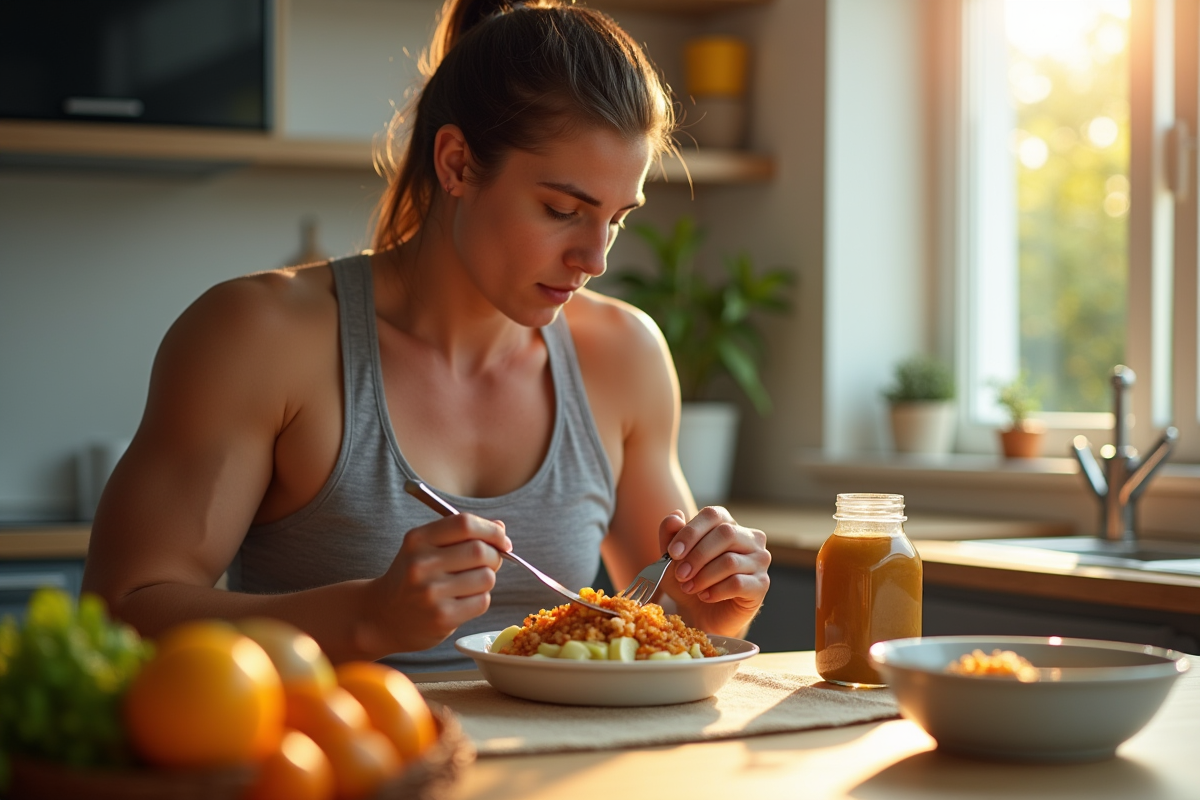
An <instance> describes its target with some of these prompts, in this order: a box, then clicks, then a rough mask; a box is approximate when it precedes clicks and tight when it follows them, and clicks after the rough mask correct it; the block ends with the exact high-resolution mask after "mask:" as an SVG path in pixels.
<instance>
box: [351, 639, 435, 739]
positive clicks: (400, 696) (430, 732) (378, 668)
mask: <svg viewBox="0 0 1200 800" xmlns="http://www.w3.org/2000/svg"><path fill="white" fill-rule="evenodd" d="M337 679H338V684H339V685H340V686H341V687H342V688H344V689H345V690H346V691H348V692H350V694H352V695H354V697H355V698H357V699H358V702H360V703H362V705H363V708H365V709H366V711H367V716H368V717H370V719H371V724H372V725H373V726H374V727H375V728H376V729H377V730H379V731H380V732H382V733H383V734H384V735H385V736H387V737H388V738H389V739H391V740H392V744H394V745H395V746H396V749H397V750H398V751H400V755H402V756H403V757H404V760H405V761H406V762H407V761H411V760H412V759H414V758H416V757H417V756H419V755H421V753H424V752H425V750H426V749H427V748H428V747H429V745H431V744H433V742H434V740H435V739H437V725H436V724H435V723H434V720H433V715H432V714H431V713H430V712H429V706H428V705H426V704H425V698H423V697H422V696H421V693H420V692H418V691H417V687H416V686H414V685H413V682H412V681H410V680H409V679H408V677H407V676H406V675H404V673H402V672H398V671H397V670H394V669H392V668H391V667H387V666H384V665H383V664H377V663H375V662H373V661H351V662H347V663H345V664H341V665H340V666H338V668H337Z"/></svg>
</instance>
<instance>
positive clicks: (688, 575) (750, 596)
mask: <svg viewBox="0 0 1200 800" xmlns="http://www.w3.org/2000/svg"><path fill="white" fill-rule="evenodd" d="M658 540H659V544H660V545H661V547H662V551H663V552H665V553H668V554H670V556H671V558H672V559H673V561H674V564H675V569H674V577H675V580H676V581H678V586H677V587H672V588H676V589H677V591H673V592H671V594H673V595H675V596H676V598H677V599H679V598H680V596H681V595H682V596H683V597H684V598H686V599H687V600H691V601H692V602H686V601H685V604H686V605H687V616H688V617H689V619H688V624H690V625H693V626H695V627H699V628H701V629H702V630H704V631H707V632H709V633H717V634H722V635H727V636H736V635H739V634H742V633H743V632H744V631H745V629H746V627H747V626H748V625H749V624H750V621H751V620H752V619H754V616H755V614H757V613H758V610H759V608H760V607H761V606H762V602H763V598H764V597H765V596H766V594H767V588H768V587H769V586H770V585H771V579H770V578H769V577H768V575H767V567H769V566H770V564H771V554H770V553H769V552H768V551H767V546H766V543H767V537H766V535H765V534H764V533H763V532H762V531H760V530H755V529H754V528H746V527H743V526H741V525H738V524H737V522H735V521H734V519H733V517H731V516H730V515H729V512H728V511H726V510H725V509H724V508H721V507H719V506H708V507H706V508H703V509H701V510H700V513H698V514H697V515H696V516H695V517H693V518H692V519H691V521H690V522H689V521H686V519H685V517H684V515H683V512H682V511H675V512H674V513H672V514H670V515H669V516H667V517H664V518H663V521H662V522H661V523H659V526H658ZM697 601H698V602H697Z"/></svg>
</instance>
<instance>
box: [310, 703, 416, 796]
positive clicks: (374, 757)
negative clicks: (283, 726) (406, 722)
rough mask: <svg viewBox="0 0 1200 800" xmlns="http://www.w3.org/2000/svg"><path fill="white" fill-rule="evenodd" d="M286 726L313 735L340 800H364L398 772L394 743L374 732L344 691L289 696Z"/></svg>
mask: <svg viewBox="0 0 1200 800" xmlns="http://www.w3.org/2000/svg"><path fill="white" fill-rule="evenodd" d="M286 695H287V724H288V725H289V726H291V727H294V728H295V729H296V730H298V731H302V732H303V733H306V734H308V735H309V736H310V737H312V740H313V741H314V742H316V743H317V745H318V746H319V747H320V748H321V749H322V750H323V751H324V752H325V755H326V756H328V757H329V761H330V764H331V765H332V766H333V780H334V785H335V787H336V796H337V797H338V798H339V800H350V798H359V797H365V796H366V795H368V794H370V793H372V792H373V791H375V789H376V788H378V787H379V785H380V784H381V783H382V782H383V781H385V780H387V779H388V778H389V777H391V776H393V775H395V774H396V773H397V772H399V770H400V767H401V764H402V762H401V759H400V755H399V753H397V752H396V748H395V747H394V746H393V745H392V743H391V741H390V740H389V739H388V738H387V737H386V736H384V735H383V734H382V733H380V732H379V731H377V730H375V729H374V728H372V727H371V721H370V719H369V718H368V717H367V712H366V710H364V709H363V707H362V704H361V703H359V702H358V701H357V700H355V699H354V695H352V694H350V693H349V692H348V691H346V690H345V689H343V688H341V687H340V686H335V687H334V688H333V689H330V690H329V691H328V692H326V693H325V694H323V695H317V694H314V693H312V692H309V691H305V690H299V691H288V692H287V693H286Z"/></svg>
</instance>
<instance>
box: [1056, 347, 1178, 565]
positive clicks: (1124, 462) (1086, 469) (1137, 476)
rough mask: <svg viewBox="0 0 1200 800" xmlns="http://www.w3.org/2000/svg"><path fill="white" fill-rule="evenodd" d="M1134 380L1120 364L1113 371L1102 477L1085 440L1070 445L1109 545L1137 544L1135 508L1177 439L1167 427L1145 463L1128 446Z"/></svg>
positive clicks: (1128, 369) (1078, 439)
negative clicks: (1129, 399) (1128, 405)
mask: <svg viewBox="0 0 1200 800" xmlns="http://www.w3.org/2000/svg"><path fill="white" fill-rule="evenodd" d="M1136 378H1137V376H1135V375H1134V374H1133V370H1131V369H1130V368H1129V367H1126V366H1123V365H1120V364H1118V365H1117V366H1115V367H1113V371H1112V378H1111V380H1112V387H1113V443H1112V445H1111V446H1109V445H1105V446H1104V447H1102V448H1101V449H1100V455H1101V457H1102V458H1103V459H1104V461H1105V467H1104V471H1103V473H1102V472H1101V470H1100V464H1099V463H1098V462H1097V461H1096V456H1095V455H1093V454H1092V448H1091V445H1089V444H1088V440H1087V437H1086V436H1076V437H1075V441H1074V442H1073V444H1072V450H1073V451H1074V453H1075V458H1076V459H1077V460H1078V461H1079V466H1080V467H1081V468H1082V469H1083V474H1084V476H1085V477H1086V478H1087V481H1088V484H1089V485H1090V486H1091V488H1092V491H1093V492H1095V493H1096V497H1098V498H1100V506H1101V530H1102V531H1103V533H1102V536H1103V537H1104V538H1105V539H1107V540H1109V541H1111V542H1125V543H1127V544H1132V543H1133V542H1135V541H1137V532H1136V531H1135V530H1134V513H1133V512H1134V504H1135V503H1137V500H1138V498H1139V497H1140V496H1141V494H1142V492H1143V491H1144V490H1145V488H1146V486H1147V484H1149V483H1150V477H1151V476H1152V475H1153V474H1154V472H1155V471H1156V470H1157V469H1158V468H1159V467H1160V466H1162V463H1163V462H1164V461H1166V460H1167V456H1168V455H1169V454H1170V452H1171V450H1172V449H1174V447H1175V442H1176V441H1177V440H1178V439H1179V431H1178V430H1176V429H1175V428H1174V427H1168V428H1167V429H1166V430H1165V431H1163V435H1162V438H1160V439H1159V440H1158V443H1157V444H1155V445H1154V449H1153V450H1151V451H1150V455H1148V456H1146V459H1145V460H1144V461H1142V460H1141V459H1139V458H1138V454H1137V450H1136V449H1135V448H1133V447H1131V446H1130V445H1129V444H1128V443H1127V439H1128V431H1127V430H1126V413H1127V412H1126V400H1127V397H1128V394H1129V389H1130V387H1132V386H1133V383H1134V381H1135V380H1136ZM1110 450H1111V453H1110V452H1109V451H1110Z"/></svg>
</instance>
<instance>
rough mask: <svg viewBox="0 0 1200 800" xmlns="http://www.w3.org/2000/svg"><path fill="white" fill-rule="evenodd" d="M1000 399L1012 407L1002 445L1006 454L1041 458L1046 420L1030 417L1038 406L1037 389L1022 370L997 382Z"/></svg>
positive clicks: (1016, 456) (1001, 403) (1001, 439)
mask: <svg viewBox="0 0 1200 800" xmlns="http://www.w3.org/2000/svg"><path fill="white" fill-rule="evenodd" d="M996 400H997V402H998V403H1000V405H1002V406H1004V408H1005V410H1006V411H1008V418H1009V426H1008V428H1007V429H1005V430H1002V431H1000V447H1001V449H1002V450H1003V451H1004V456H1005V458H1037V457H1038V456H1039V455H1041V453H1042V438H1043V437H1044V436H1045V434H1046V424H1045V423H1044V422H1042V421H1041V420H1036V419H1030V416H1029V415H1030V414H1032V413H1034V412H1035V411H1037V410H1038V406H1039V403H1038V398H1037V393H1036V392H1035V391H1034V389H1033V387H1031V386H1030V385H1029V378H1028V376H1027V375H1026V374H1025V373H1024V372H1022V373H1021V374H1020V375H1018V376H1017V377H1016V378H1014V379H1013V380H1011V381H1009V382H1008V383H1001V384H997V385H996Z"/></svg>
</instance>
